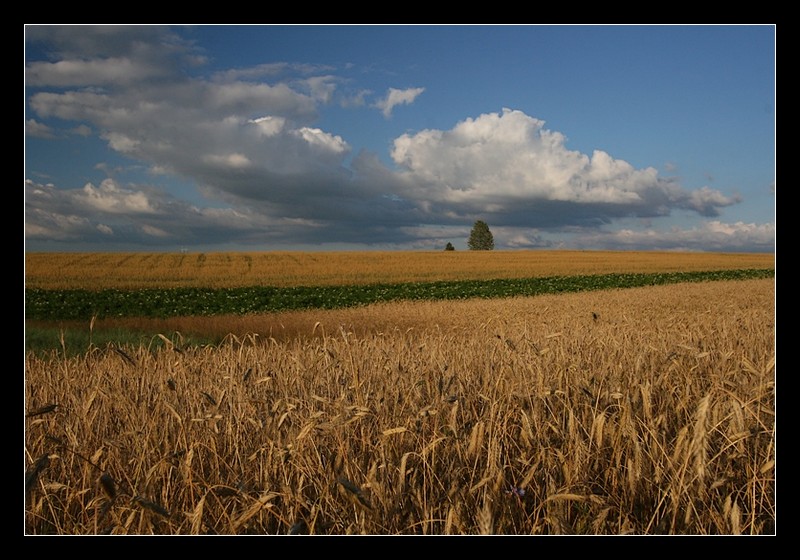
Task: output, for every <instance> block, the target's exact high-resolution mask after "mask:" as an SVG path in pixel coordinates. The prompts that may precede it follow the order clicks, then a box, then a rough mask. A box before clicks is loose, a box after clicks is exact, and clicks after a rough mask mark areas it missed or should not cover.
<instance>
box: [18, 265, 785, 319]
mask: <svg viewBox="0 0 800 560" xmlns="http://www.w3.org/2000/svg"><path fill="white" fill-rule="evenodd" d="M774 276H775V270H774V269H747V270H716V271H708V272H672V273H652V274H604V275H589V276H554V277H548V278H524V279H496V280H467V281H458V282H425V283H405V284H372V285H361V286H316V287H314V286H300V287H293V288H274V287H251V288H230V289H201V288H169V289H142V290H98V291H92V290H39V289H29V290H26V291H25V317H26V319H32V320H45V321H47V320H88V319H91V318H92V317H98V318H111V317H156V318H165V317H176V316H211V315H225V314H248V313H265V312H275V311H290V310H301V309H335V308H343V307H355V306H359V305H368V304H371V303H381V302H390V301H401V300H454V299H470V298H502V297H516V296H536V295H543V294H556V293H568V292H582V291H589V290H607V289H616V288H635V287H641V286H656V285H664V284H674V283H679V282H707V281H719V280H746V279H756V278H772V277H774Z"/></svg>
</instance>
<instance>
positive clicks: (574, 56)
mask: <svg viewBox="0 0 800 560" xmlns="http://www.w3.org/2000/svg"><path fill="white" fill-rule="evenodd" d="M775 31H776V30H775V27H774V26H772V25H752V26H743V25H732V26H628V25H623V26H606V25H597V26H567V25H558V26H532V25H523V26H455V25H454V26H388V25H377V26H300V25H291V26H163V27H162V26H149V25H148V26H144V25H142V26H125V27H119V26H117V27H102V26H88V27H86V26H71V25H67V26H56V25H43V26H26V28H25V61H24V62H25V85H24V91H25V99H24V105H25V115H24V118H25V136H24V148H25V169H24V182H25V246H26V250H28V251H134V250H135V251H174V250H189V251H229V250H247V251H260V250H315V251H316V250H440V249H442V248H444V246H445V245H446V244H447V243H448V242H451V243H452V244H453V245H454V246H455V248H456V249H457V250H461V249H466V247H467V239H468V237H469V232H470V230H471V228H472V225H473V224H474V222H475V221H476V220H483V221H485V222H486V223H487V224H489V227H490V229H491V231H492V233H493V235H494V238H495V246H496V248H497V249H558V248H563V249H586V250H590V249H613V250H688V251H735V252H738V251H746V252H752V251H758V252H771V251H774V247H775Z"/></svg>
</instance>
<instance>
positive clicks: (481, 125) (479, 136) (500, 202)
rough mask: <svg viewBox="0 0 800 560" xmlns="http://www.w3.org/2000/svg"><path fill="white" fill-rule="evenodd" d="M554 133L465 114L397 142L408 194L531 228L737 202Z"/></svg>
mask: <svg viewBox="0 0 800 560" xmlns="http://www.w3.org/2000/svg"><path fill="white" fill-rule="evenodd" d="M565 143H566V139H565V137H564V135H562V134H561V133H559V132H555V131H550V130H547V129H546V128H544V122H543V121H541V120H539V119H536V118H534V117H530V116H528V115H526V114H524V113H522V112H521V111H513V110H510V109H504V110H503V111H502V112H499V113H490V114H484V115H480V116H479V117H477V118H474V119H472V118H470V119H466V120H464V121H462V122H460V123H458V124H457V125H456V126H455V127H453V128H452V129H451V130H423V131H421V132H418V133H415V134H404V135H403V136H401V137H399V138H397V139H396V140H395V141H394V146H393V149H392V153H391V155H392V158H393V159H394V161H395V162H396V163H397V165H398V166H400V168H401V169H402V171H401V172H400V173H401V175H402V176H403V177H404V179H405V180H406V182H407V184H408V185H410V186H409V190H408V192H407V193H406V196H409V197H411V198H414V199H418V200H424V201H426V203H427V204H428V205H429V207H430V208H442V209H444V208H448V209H450V211H451V212H456V213H457V214H459V215H463V216H471V215H480V214H483V215H486V214H497V215H505V216H513V218H507V220H510V221H513V222H516V223H525V222H527V223H529V224H531V225H533V226H536V227H549V226H556V225H559V224H561V225H575V224H582V225H586V224H590V223H603V222H607V221H608V220H611V219H613V218H618V217H624V216H641V217H645V216H651V217H652V216H662V215H667V214H669V213H670V212H671V211H672V210H675V209H684V210H691V211H694V212H697V213H699V214H702V215H703V216H716V215H717V214H718V212H719V208H721V207H724V206H729V205H731V204H735V203H736V202H738V199H736V198H731V197H726V196H724V195H723V194H722V193H720V192H718V191H713V190H711V189H709V188H703V189H701V190H699V191H686V190H684V189H683V188H681V187H680V186H679V185H677V184H676V183H675V182H674V181H671V180H669V179H664V178H661V177H659V175H658V172H657V171H656V170H655V169H654V168H647V169H635V168H633V167H632V166H631V165H630V164H628V163H627V162H625V161H622V160H619V159H614V158H613V157H611V156H610V155H609V154H607V153H606V152H603V151H601V150H595V151H594V153H593V154H592V155H591V156H588V155H585V154H582V153H579V152H576V151H572V150H569V149H567V148H566V145H565Z"/></svg>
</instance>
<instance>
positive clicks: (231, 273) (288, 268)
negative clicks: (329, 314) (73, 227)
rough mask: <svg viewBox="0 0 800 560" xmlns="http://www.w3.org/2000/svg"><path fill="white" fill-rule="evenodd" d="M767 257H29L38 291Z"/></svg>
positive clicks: (352, 280) (385, 279) (579, 270)
mask: <svg viewBox="0 0 800 560" xmlns="http://www.w3.org/2000/svg"><path fill="white" fill-rule="evenodd" d="M774 265H775V259H774V255H771V254H751V253H748V254H745V253H742V254H738V253H670V252H609V251H440V252H409V251H405V252H388V251H387V252H317V253H308V252H263V253H199V254H196V253H187V254H181V253H28V254H26V255H25V285H26V287H28V288H42V289H74V288H85V289H102V288H120V289H137V288H175V287H207V288H230V287H241V286H277V287H286V286H327V285H350V284H366V283H399V282H431V281H443V280H484V279H491V278H526V277H540V276H571V275H588V274H609V273H638V272H642V273H648V272H692V271H706V270H729V269H747V268H772V267H774Z"/></svg>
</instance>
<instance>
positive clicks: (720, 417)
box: [25, 280, 775, 534]
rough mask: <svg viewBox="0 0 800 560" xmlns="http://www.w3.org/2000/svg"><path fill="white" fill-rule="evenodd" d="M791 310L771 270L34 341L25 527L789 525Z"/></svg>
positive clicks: (262, 530) (573, 529) (287, 530)
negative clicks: (785, 421) (219, 340)
mask: <svg viewBox="0 0 800 560" xmlns="http://www.w3.org/2000/svg"><path fill="white" fill-rule="evenodd" d="M343 313H344V314H343ZM774 317H775V309H774V284H773V282H772V281H771V280H757V281H746V282H720V283H709V284H697V285H680V286H668V287H653V288H646V289H635V290H626V291H609V292H598V293H588V294H580V295H568V296H547V297H541V298H531V299H511V300H498V301H474V302H460V303H453V302H449V303H441V304H438V303H430V302H428V303H422V304H396V305H393V306H380V307H371V308H367V309H362V310H349V311H347V312H346V313H345V312H339V313H332V314H325V313H315V314H308V315H307V316H306V318H307V320H311V319H314V318H315V319H316V320H314V321H313V323H310V325H309V328H308V329H307V331H306V333H305V335H304V336H295V337H291V338H289V339H287V340H280V341H279V340H277V339H270V338H268V337H266V336H257V335H250V336H244V337H234V336H232V337H230V339H229V340H228V342H226V343H225V344H224V345H222V346H221V347H219V348H201V349H183V348H179V347H177V346H175V347H170V348H168V349H167V350H158V351H155V350H153V351H151V350H150V349H149V348H146V347H141V348H113V347H109V348H100V349H94V350H93V351H91V352H89V353H88V354H87V355H86V356H84V357H81V358H75V359H68V360H65V359H61V358H58V357H57V356H53V357H52V358H50V359H39V358H36V357H34V356H32V355H29V356H27V359H26V364H25V375H26V379H25V381H26V383H25V386H26V410H27V411H28V418H26V428H25V438H26V447H25V453H26V492H25V497H26V504H25V528H26V532H27V533H28V534H98V533H114V534H296V533H300V534H306V533H311V534H354V533H358V534H481V533H498V534H621V533H634V534H734V533H747V534H765V533H772V532H774V527H775V495H774V491H775V480H774V474H775V449H774V443H775V439H774V428H775V417H774V412H775V408H774V398H775V383H774V381H775V359H774V356H775V350H774V334H775V323H774ZM393 318H394V320H393ZM295 321H299V319H298V318H297V317H295ZM392 323H394V324H395V325H396V326H395V327H394V328H393V327H392Z"/></svg>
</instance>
